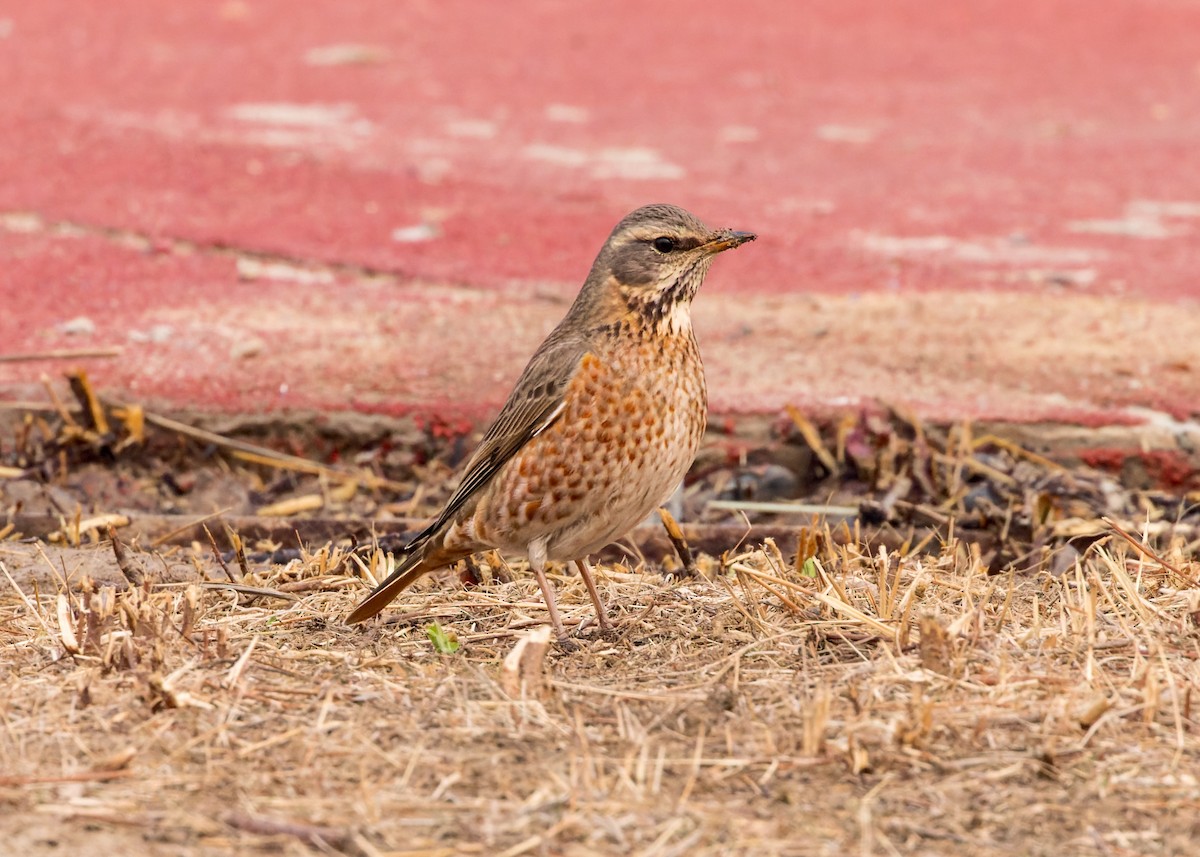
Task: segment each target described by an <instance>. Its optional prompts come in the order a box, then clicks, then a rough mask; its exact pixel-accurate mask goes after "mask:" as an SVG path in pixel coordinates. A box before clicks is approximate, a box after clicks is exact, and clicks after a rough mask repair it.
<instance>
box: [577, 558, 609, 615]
mask: <svg viewBox="0 0 1200 857" xmlns="http://www.w3.org/2000/svg"><path fill="white" fill-rule="evenodd" d="M575 567H576V568H577V569H579V576H580V577H582V578H583V585H584V586H586V587H587V591H588V595H590V596H592V604H593V605H595V607H596V618H597V619H599V620H600V630H601V631H611V630H612V623H611V622H609V621H608V611H607V610H606V609H604V602H603V601H601V600H600V593H599V591H598V590H597V589H596V581H594V580H593V579H592V564H591V563H590V562H588V559H587V557H586V556H585V557H583V558H582V559H577V560H575Z"/></svg>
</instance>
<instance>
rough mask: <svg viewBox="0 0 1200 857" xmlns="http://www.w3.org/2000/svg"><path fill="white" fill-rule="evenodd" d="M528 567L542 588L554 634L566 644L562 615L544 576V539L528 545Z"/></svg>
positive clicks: (552, 590) (552, 588)
mask: <svg viewBox="0 0 1200 857" xmlns="http://www.w3.org/2000/svg"><path fill="white" fill-rule="evenodd" d="M529 567H530V568H532V569H533V573H534V575H535V576H536V577H537V582H538V586H539V587H541V590H542V598H543V599H544V600H545V602H546V609H547V610H549V611H550V624H551V625H553V626H554V636H555V637H557V638H558V642H559V643H560V644H563V645H566V644H567V643H568V642H569V640H568V638H567V629H566V628H564V627H563V623H562V617H561V616H559V615H558V601H557V600H556V599H555V598H554V587H553V586H551V585H550V580H549V579H548V578H547V577H546V544H545V542H544V541H541V542H540V544H539V542H534V543H533V544H531V545H530V546H529Z"/></svg>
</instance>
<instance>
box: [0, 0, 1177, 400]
mask: <svg viewBox="0 0 1200 857" xmlns="http://www.w3.org/2000/svg"><path fill="white" fill-rule="evenodd" d="M0 128H3V133H2V134H0V300H2V301H3V308H4V312H3V313H0V354H3V353H8V354H12V353H21V352H32V351H41V350H44V349H48V348H64V347H99V346H108V345H117V346H120V347H121V348H122V349H123V353H122V354H121V356H120V357H118V358H115V359H97V360H91V361H85V365H86V366H87V368H88V369H89V371H90V372H91V374H92V377H93V379H94V380H95V381H96V382H97V383H98V384H99V385H100V386H101V387H102V389H105V390H110V391H112V392H114V393H119V394H124V395H134V396H138V397H140V398H144V399H146V400H148V401H151V402H153V403H155V404H161V405H163V406H170V407H179V406H190V407H198V408H211V409H219V410H229V411H255V412H258V411H264V410H268V411H269V410H274V409H278V408H285V407H301V408H317V409H322V410H345V409H354V410H362V411H379V412H386V413H420V414H424V415H432V416H438V415H443V414H452V415H459V416H462V415H466V416H486V415H487V413H488V412H489V411H490V410H491V408H493V407H494V406H495V404H496V403H497V402H498V401H499V400H501V399H502V398H503V395H504V393H505V392H506V391H507V388H508V385H509V384H510V383H511V381H512V379H513V378H514V377H515V375H516V374H517V372H519V370H520V367H521V365H522V363H523V360H524V358H525V357H526V356H527V355H528V353H529V351H530V350H531V349H532V348H533V347H534V346H535V345H536V342H537V341H538V339H539V338H540V337H541V336H542V335H543V334H544V333H545V332H546V331H547V330H548V329H549V327H550V326H551V325H552V324H553V323H554V321H555V319H556V317H557V316H558V315H560V314H561V312H562V311H563V309H564V308H565V305H566V303H567V302H568V301H569V300H570V298H571V297H572V296H573V294H574V291H575V289H576V288H577V287H578V284H579V282H580V281H581V280H582V278H583V275H584V274H585V273H586V270H587V267H588V265H589V263H590V261H591V258H592V256H593V255H594V253H595V251H596V249H597V248H598V246H599V244H600V242H601V241H602V240H603V239H604V237H605V236H606V234H607V232H608V230H609V229H610V228H611V226H612V224H613V223H614V222H615V221H616V219H617V218H619V217H620V216H621V215H622V214H624V213H625V212H626V211H628V210H629V209H631V208H633V207H635V206H637V205H640V204H643V203H646V202H653V201H669V202H675V203H678V204H682V205H685V206H687V207H688V208H690V209H692V210H693V211H695V212H696V213H697V214H699V215H700V216H701V217H703V218H705V219H706V220H708V221H709V222H710V223H712V224H713V225H723V226H733V227H736V228H741V229H752V230H754V231H756V232H758V233H759V234H760V240H759V241H758V242H756V243H755V244H753V245H750V246H748V247H745V248H742V249H741V250H739V251H738V252H737V253H735V254H731V255H730V256H728V257H725V258H722V259H721V260H720V262H719V264H718V265H717V266H716V268H715V269H714V272H713V275H712V276H711V278H710V284H709V286H708V287H707V288H706V290H705V293H704V294H703V295H702V296H701V301H700V305H698V307H697V312H698V315H699V320H698V324H699V325H700V328H701V336H702V345H703V346H704V348H705V351H706V355H707V357H708V361H709V367H710V375H711V376H712V381H713V383H712V386H713V390H712V399H713V404H714V407H715V408H716V409H718V410H729V411H733V410H742V411H762V412H775V411H778V410H779V409H780V408H781V407H782V406H783V405H785V404H788V403H797V404H802V405H807V406H812V407H817V408H820V407H841V406H844V405H846V404H847V403H850V404H852V403H855V402H858V401H862V400H864V399H873V398H885V399H887V400H889V401H894V402H897V403H902V404H907V405H910V406H912V407H914V408H915V409H917V410H918V411H920V412H922V413H925V414H927V415H930V416H934V417H939V418H953V417H955V416H986V417H1000V418H1013V419H1043V418H1060V419H1088V420H1093V421H1116V422H1120V421H1128V420H1130V419H1136V418H1139V417H1138V416H1137V414H1140V413H1141V412H1142V411H1141V410H1139V409H1145V408H1149V409H1152V410H1154V411H1156V412H1165V413H1166V414H1167V415H1169V416H1170V417H1171V418H1175V419H1187V418H1190V417H1192V416H1194V415H1195V414H1196V413H1197V412H1198V411H1200V358H1198V357H1197V356H1196V355H1197V353H1198V352H1197V350H1196V346H1195V345H1194V342H1195V341H1196V340H1195V339H1189V337H1192V336H1193V335H1200V303H1198V301H1200V280H1198V276H1200V156H1198V155H1197V153H1198V152H1200V4H1197V3H1195V2H1186V0H1114V2H1106V3H1104V4H1102V5H1101V4H1096V3H1094V2H1080V1H1079V0H1060V2H1047V0H1005V2H986V0H980V1H979V2H971V3H961V2H951V0H923V2H915V0H913V2H906V0H899V2H884V0H879V1H878V2H867V0H810V2H795V3H780V2H775V3H770V2H745V3H739V4H699V3H689V2H680V1H679V0H665V2H659V3H655V4H645V3H641V2H632V1H631V0H606V2H601V0H587V2H551V0H545V2H533V1H532V0H522V2H510V3H465V2H417V0H411V2H394V0H393V2H382V0H377V1H376V2H356V3H345V2H312V3H295V2H287V0H228V2H211V0H173V2H171V3H160V2H150V1H149V0H141V2H135V0H126V2H121V3H96V2H91V0H38V2H26V0H20V2H17V1H16V0H7V2H0ZM706 303H707V304H708V306H707V308H706V307H705V304H706ZM79 318H84V319H86V322H77V323H75V324H65V323H67V322H70V321H71V320H73V319H79ZM1068 320H1069V321H1068ZM70 331H75V332H70ZM933 342H937V343H940V344H939V345H933V344H931V343H933ZM1031 354H1032V355H1034V357H1033V358H1031ZM61 368H63V364H60V363H51V362H46V361H41V362H36V363H9V364H0V395H6V396H7V397H9V398H13V397H17V398H20V397H29V396H33V395H36V394H37V393H38V390H37V381H38V378H39V376H40V375H41V374H42V373H53V372H56V371H58V370H60V369H61ZM1131 415H1133V416H1131Z"/></svg>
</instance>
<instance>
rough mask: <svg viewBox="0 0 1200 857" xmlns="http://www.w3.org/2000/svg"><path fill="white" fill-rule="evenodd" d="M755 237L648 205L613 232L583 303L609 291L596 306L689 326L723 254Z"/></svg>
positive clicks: (680, 211)
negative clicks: (699, 294)
mask: <svg viewBox="0 0 1200 857" xmlns="http://www.w3.org/2000/svg"><path fill="white" fill-rule="evenodd" d="M755 237H756V236H755V235H754V233H752V232H734V231H732V230H729V229H718V230H713V229H709V228H708V227H707V226H705V225H704V224H703V223H701V222H700V221H699V220H697V219H696V218H695V217H693V216H692V215H691V214H689V213H688V212H686V211H684V210H683V209H682V208H679V207H677V206H674V205H647V206H643V207H642V208H639V209H637V210H636V211H634V212H632V213H630V214H628V215H626V217H625V218H624V219H623V220H622V221H621V222H620V223H618V224H617V225H616V228H614V229H613V231H612V234H611V235H610V236H609V237H608V241H607V242H605V244H604V247H603V248H602V249H601V250H600V254H599V255H598V256H597V257H596V261H595V263H593V265H592V272H591V274H590V275H589V276H588V281H587V284H586V285H585V286H584V295H581V298H583V297H585V296H586V295H587V292H589V290H590V291H592V292H593V293H595V292H603V293H605V295H604V297H606V298H608V300H605V301H596V302H595V303H596V305H608V306H612V305H613V304H614V303H615V304H616V306H618V307H620V306H621V305H623V306H624V308H625V309H626V311H628V312H630V313H633V314H634V315H636V316H638V317H639V318H640V320H641V321H642V322H644V323H648V324H650V325H652V326H655V327H657V326H660V325H663V324H673V323H675V322H676V321H677V320H679V319H682V320H683V321H686V320H687V312H688V307H689V305H690V304H691V301H692V298H694V297H695V296H696V292H697V290H698V289H699V288H700V284H701V283H702V282H704V275H705V274H707V273H708V268H709V266H710V265H712V261H713V259H714V258H716V256H717V254H718V253H720V252H722V251H724V250H729V249H732V248H734V247H737V246H739V245H741V244H745V243H746V242H747V241H753V240H754V239H755ZM591 297H592V298H593V299H594V298H597V297H599V295H596V294H593V295H592V296H591ZM610 301H611V303H610Z"/></svg>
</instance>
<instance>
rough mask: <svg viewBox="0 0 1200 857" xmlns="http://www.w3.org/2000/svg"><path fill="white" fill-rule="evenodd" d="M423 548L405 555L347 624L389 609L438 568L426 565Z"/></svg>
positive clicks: (349, 618) (351, 615)
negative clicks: (394, 600) (403, 593)
mask: <svg viewBox="0 0 1200 857" xmlns="http://www.w3.org/2000/svg"><path fill="white" fill-rule="evenodd" d="M422 547H424V546H423V545H421V546H418V547H417V548H415V549H412V550H410V551H409V552H408V553H407V554H405V556H404V558H403V559H401V560H400V564H399V565H398V566H396V570H395V571H393V572H392V573H391V574H389V575H388V576H387V579H386V580H385V581H383V583H381V584H379V585H378V586H376V587H375V591H374V592H372V593H371V594H370V595H368V596H367V597H366V598H364V599H363V601H362V603H361V604H359V605H358V606H357V607H355V608H354V611H353V612H352V613H351V614H350V615H349V616H347V617H346V622H348V623H349V624H351V625H354V624H356V623H358V622H365V621H366V620H367V619H370V618H371V617H372V616H374V615H375V614H376V613H378V612H379V611H380V610H382V609H383V608H384V607H387V606H388V604H390V603H391V602H392V600H393V599H395V597H396V596H397V595H399V594H400V593H401V592H403V591H404V590H406V589H408V587H410V586H411V585H412V584H413V583H414V582H415V581H416V580H417V578H419V577H420V576H421V575H423V574H425V573H426V572H429V571H433V570H434V569H435V568H438V566H436V565H434V566H431V565H428V564H426V562H425V551H423V550H421V548H422Z"/></svg>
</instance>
